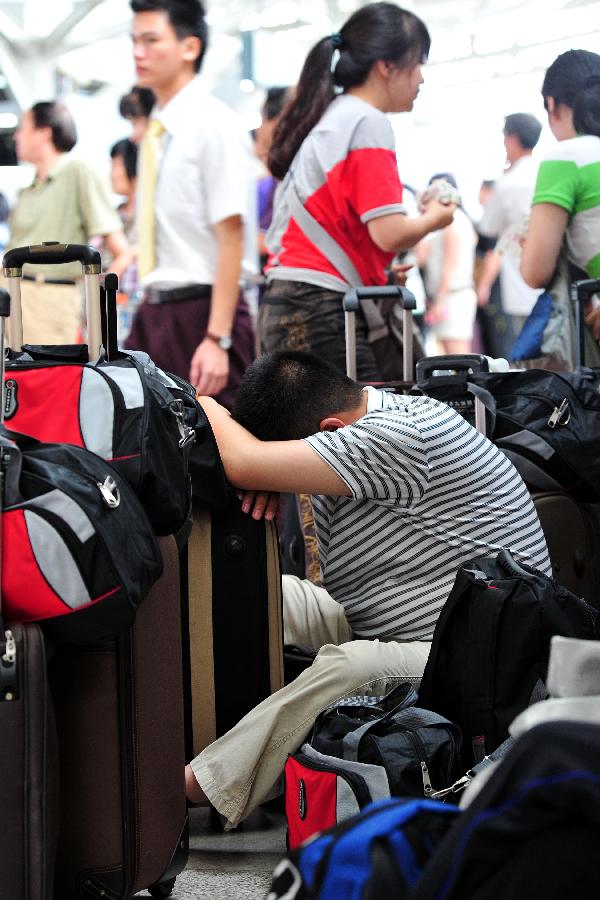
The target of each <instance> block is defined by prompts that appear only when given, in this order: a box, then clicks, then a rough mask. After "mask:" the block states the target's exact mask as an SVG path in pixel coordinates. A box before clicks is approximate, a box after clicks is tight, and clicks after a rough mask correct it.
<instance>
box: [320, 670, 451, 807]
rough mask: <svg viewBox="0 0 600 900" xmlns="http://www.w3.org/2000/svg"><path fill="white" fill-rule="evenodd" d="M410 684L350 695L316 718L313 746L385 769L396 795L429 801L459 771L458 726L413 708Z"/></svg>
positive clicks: (391, 788) (391, 791) (325, 752)
mask: <svg viewBox="0 0 600 900" xmlns="http://www.w3.org/2000/svg"><path fill="white" fill-rule="evenodd" d="M416 701H417V694H416V691H415V689H414V688H413V687H412V685H411V684H408V683H407V684H400V685H398V687H396V688H394V690H392V691H390V692H389V693H388V694H386V696H385V697H376V698H373V697H351V698H348V699H346V700H342V701H340V702H339V703H337V704H335V705H334V706H331V707H329V708H328V709H326V710H325V711H324V712H322V713H321V714H320V715H319V717H318V718H317V720H316V722H315V725H314V729H313V733H312V737H311V740H310V743H311V745H312V746H313V747H314V749H315V750H318V751H319V753H323V754H326V755H328V756H337V757H339V758H341V759H347V760H352V761H355V762H361V763H370V764H373V765H379V766H383V768H384V769H385V770H386V772H387V776H388V781H389V785H390V793H391V795H392V796H395V797H402V796H412V797H423V796H425V797H430V796H431V794H433V793H434V791H436V790H440V789H443V788H444V787H447V786H448V785H450V784H452V783H453V781H454V780H455V778H456V776H457V774H458V773H459V769H460V766H459V750H460V743H461V734H460V730H459V728H458V727H457V726H456V725H454V724H453V723H452V722H450V721H448V719H445V718H444V717H443V716H441V715H438V714H437V713H432V712H430V711H429V710H425V709H418V708H417V707H415V705H414V704H415V703H416Z"/></svg>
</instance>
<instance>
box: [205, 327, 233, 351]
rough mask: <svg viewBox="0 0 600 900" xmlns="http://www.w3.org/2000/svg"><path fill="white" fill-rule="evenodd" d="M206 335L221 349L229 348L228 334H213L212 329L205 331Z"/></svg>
mask: <svg viewBox="0 0 600 900" xmlns="http://www.w3.org/2000/svg"><path fill="white" fill-rule="evenodd" d="M206 337H207V338H210V339H211V341H214V342H215V344H218V345H219V347H220V348H221V350H231V345H232V343H233V342H232V340H231V335H229V334H223V335H221V334H213V333H212V331H207V332H206Z"/></svg>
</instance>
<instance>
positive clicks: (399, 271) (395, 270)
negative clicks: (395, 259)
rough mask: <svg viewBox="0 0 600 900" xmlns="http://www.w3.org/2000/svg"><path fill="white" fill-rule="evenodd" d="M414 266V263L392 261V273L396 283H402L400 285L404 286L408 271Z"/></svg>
mask: <svg viewBox="0 0 600 900" xmlns="http://www.w3.org/2000/svg"><path fill="white" fill-rule="evenodd" d="M412 268H413V264H412V263H392V265H391V266H390V275H391V276H392V279H393V280H394V282H395V283H396V284H398V285H400V287H404V285H405V284H406V281H407V278H408V273H409V272H410V270H411V269H412Z"/></svg>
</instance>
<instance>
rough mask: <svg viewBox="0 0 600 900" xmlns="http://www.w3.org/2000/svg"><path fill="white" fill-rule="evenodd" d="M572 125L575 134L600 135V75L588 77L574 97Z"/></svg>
mask: <svg viewBox="0 0 600 900" xmlns="http://www.w3.org/2000/svg"><path fill="white" fill-rule="evenodd" d="M573 126H574V128H575V131H576V132H577V134H594V135H595V136H596V137H600V75H592V76H591V77H590V78H588V79H587V81H586V83H585V85H584V87H583V89H582V90H581V91H579V92H578V94H577V96H576V97H575V105H574V106H573Z"/></svg>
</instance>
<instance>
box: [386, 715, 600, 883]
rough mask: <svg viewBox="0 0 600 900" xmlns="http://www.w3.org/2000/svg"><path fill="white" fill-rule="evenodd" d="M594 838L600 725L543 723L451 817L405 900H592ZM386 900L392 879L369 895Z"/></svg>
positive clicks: (598, 830)
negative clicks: (375, 893)
mask: <svg viewBox="0 0 600 900" xmlns="http://www.w3.org/2000/svg"><path fill="white" fill-rule="evenodd" d="M599 841H600V726H599V725H592V724H587V723H584V722H568V723H566V722H546V723H544V724H543V725H538V726H537V727H535V728H532V729H531V730H530V731H528V732H526V733H525V734H523V735H522V736H521V737H520V738H519V739H518V740H517V741H516V742H515V744H514V746H513V747H512V749H511V751H510V752H509V754H508V755H507V756H506V757H505V759H504V760H503V761H502V763H501V764H500V765H499V766H498V769H497V770H496V771H495V772H494V773H493V775H492V776H491V778H490V779H489V781H488V782H487V784H485V785H484V786H483V788H482V789H481V791H480V793H479V794H478V795H477V797H475V799H474V800H473V802H472V803H471V805H470V806H469V807H468V808H467V809H466V810H465V811H464V812H462V813H461V814H460V816H459V817H457V818H456V819H455V821H454V822H453V824H452V827H451V828H450V830H449V831H448V832H447V834H446V835H445V836H444V837H443V838H442V841H441V843H439V844H438V846H437V849H436V851H435V853H434V854H433V855H432V856H431V857H430V859H429V862H428V863H427V865H426V867H425V870H424V871H423V873H422V875H421V877H420V879H419V881H418V882H417V885H416V887H415V889H414V891H413V892H412V893H411V894H410V900H433V898H435V900H498V898H499V897H507V898H508V897H510V898H511V900H529V898H532V897H535V898H544V900H563V898H577V900H583V898H592V897H597V896H598V893H599V881H600V876H599V874H598V843H599ZM393 895H395V893H394V882H393V880H392V881H390V884H389V886H388V888H387V890H385V889H384V890H382V891H381V892H380V894H379V896H380V897H391V896H393ZM400 896H402V895H400Z"/></svg>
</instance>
